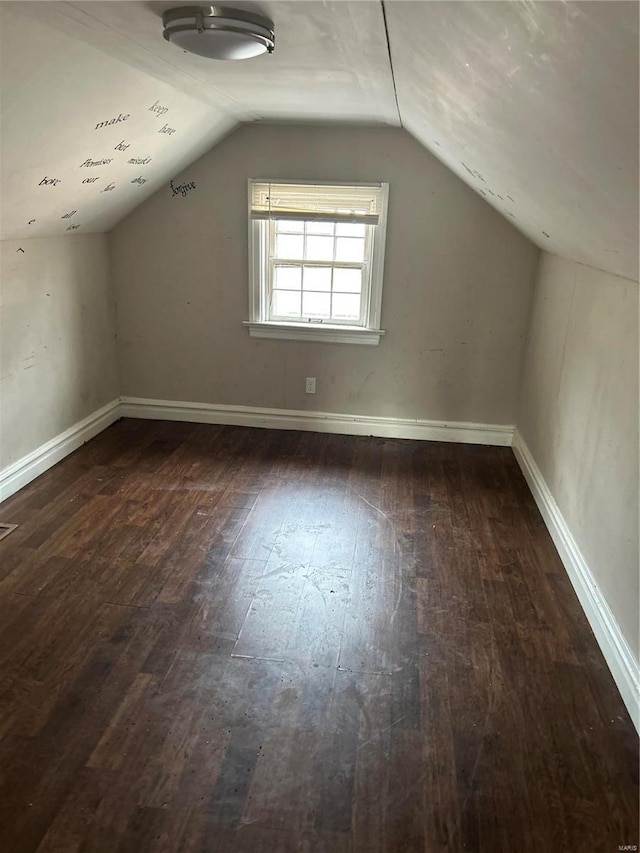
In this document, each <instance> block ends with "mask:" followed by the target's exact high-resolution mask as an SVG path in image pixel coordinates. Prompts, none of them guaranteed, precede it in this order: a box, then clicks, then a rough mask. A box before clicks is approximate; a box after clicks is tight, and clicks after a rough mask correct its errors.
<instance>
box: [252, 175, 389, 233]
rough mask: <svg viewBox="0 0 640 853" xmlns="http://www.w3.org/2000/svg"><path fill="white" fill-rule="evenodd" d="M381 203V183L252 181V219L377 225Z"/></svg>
mask: <svg viewBox="0 0 640 853" xmlns="http://www.w3.org/2000/svg"><path fill="white" fill-rule="evenodd" d="M382 205H383V187H382V184H372V185H369V186H342V185H339V184H336V185H329V184H284V183H282V184H279V183H264V182H258V181H253V182H252V184H251V218H252V219H289V220H304V221H311V222H313V221H315V222H360V223H364V224H366V225H377V224H378V222H379V221H380V214H381V211H382Z"/></svg>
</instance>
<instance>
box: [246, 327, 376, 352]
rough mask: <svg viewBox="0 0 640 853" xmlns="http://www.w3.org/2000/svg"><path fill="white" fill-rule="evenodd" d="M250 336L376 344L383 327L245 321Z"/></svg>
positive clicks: (331, 342) (330, 342) (335, 342)
mask: <svg viewBox="0 0 640 853" xmlns="http://www.w3.org/2000/svg"><path fill="white" fill-rule="evenodd" d="M244 325H245V326H247V327H248V329H249V335H250V336H251V337H252V338H271V339H277V340H284V341H321V342H322V343H328V344H366V345H368V346H374V347H375V346H377V345H378V344H379V343H380V338H381V337H382V335H384V330H383V329H365V328H363V327H362V326H330V325H328V324H326V325H325V324H324V323H323V324H322V325H319V324H318V325H313V324H311V323H259V322H253V321H245V323H244Z"/></svg>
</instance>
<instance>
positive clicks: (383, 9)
mask: <svg viewBox="0 0 640 853" xmlns="http://www.w3.org/2000/svg"><path fill="white" fill-rule="evenodd" d="M380 6H381V7H382V20H383V21H384V34H385V37H386V39H387V53H388V55H389V68H390V69H391V82H392V83H393V96H394V98H395V99H396V112H397V113H398V121H399V122H400V127H404V124H403V123H402V116H401V115H400V104H399V103H398V90H397V89H396V75H395V74H394V73H393V59H392V58H391V42H390V41H389V27H388V26H387V10H386V9H385V7H384V0H380Z"/></svg>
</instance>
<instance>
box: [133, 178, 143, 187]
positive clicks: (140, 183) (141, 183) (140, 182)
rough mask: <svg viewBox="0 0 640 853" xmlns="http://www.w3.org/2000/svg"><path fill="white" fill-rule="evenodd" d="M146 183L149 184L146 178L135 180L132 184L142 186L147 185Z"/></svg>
mask: <svg viewBox="0 0 640 853" xmlns="http://www.w3.org/2000/svg"><path fill="white" fill-rule="evenodd" d="M146 182H147V179H146V178H134V179H133V180H132V181H131V183H132V184H139V185H140V186H142V185H143V184H146Z"/></svg>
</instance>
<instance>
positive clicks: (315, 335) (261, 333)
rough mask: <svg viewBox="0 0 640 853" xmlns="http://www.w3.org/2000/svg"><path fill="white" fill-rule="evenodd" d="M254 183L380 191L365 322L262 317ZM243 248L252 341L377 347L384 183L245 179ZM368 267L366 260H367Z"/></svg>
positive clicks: (262, 250)
mask: <svg viewBox="0 0 640 853" xmlns="http://www.w3.org/2000/svg"><path fill="white" fill-rule="evenodd" d="M254 183H279V184H310V185H316V186H346V187H358V186H362V187H372V186H373V187H380V188H381V190H382V210H381V213H380V219H379V222H378V224H377V225H376V226H373V228H374V229H375V230H374V231H373V232H372V237H371V239H372V242H373V248H372V252H371V261H370V267H371V269H370V270H368V279H369V286H368V288H367V291H368V292H367V293H366V296H365V298H366V304H365V306H364V312H363V313H364V320H365V322H364V324H363V325H349V324H348V323H339V324H338V323H325V322H317V323H313V322H308V321H305V322H295V321H292V322H283V321H280V320H278V321H275V320H269V319H268V315H267V299H266V291H267V280H266V275H267V271H268V268H269V264H270V261H269V251H268V245H267V243H268V239H265V234H264V232H265V229H264V227H263V222H264V220H257V219H256V220H254V219H252V218H251V196H252V185H253V184H254ZM247 190H248V246H249V320H246V321H244V325H245V326H247V328H248V330H249V335H250V336H251V337H253V338H270V339H283V340H295V341H321V342H326V343H345V344H368V345H370V346H376V345H377V344H379V343H380V338H381V337H382V335H384V330H383V329H381V328H380V315H381V310H382V287H383V277H384V255H385V243H386V233H387V208H388V200H389V184H388V182H383V181H312V180H309V179H308V178H307V179H306V180H293V179H278V180H275V179H273V178H272V179H270V180H269V179H262V178H248V179H247ZM367 264H368V261H367Z"/></svg>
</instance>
